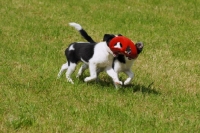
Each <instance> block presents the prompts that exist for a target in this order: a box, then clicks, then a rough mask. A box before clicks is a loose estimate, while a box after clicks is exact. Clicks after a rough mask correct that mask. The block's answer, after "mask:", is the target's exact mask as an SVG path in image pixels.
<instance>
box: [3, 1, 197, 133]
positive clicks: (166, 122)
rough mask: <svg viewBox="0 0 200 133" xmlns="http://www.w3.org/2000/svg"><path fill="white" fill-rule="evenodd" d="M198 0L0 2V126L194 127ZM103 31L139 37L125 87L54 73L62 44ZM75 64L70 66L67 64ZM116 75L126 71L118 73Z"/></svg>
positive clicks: (25, 130) (25, 131)
mask: <svg viewBox="0 0 200 133" xmlns="http://www.w3.org/2000/svg"><path fill="white" fill-rule="evenodd" d="M199 5H200V1H199V0H177V1H173V0H168V1H163V2H162V1H159V0H148V1H145V0H140V1H139V0H138V1H131V0H125V1H123V2H122V1H119V0H115V1H114V0H110V1H107V0H101V1H98V0H90V1H89V0H84V1H79V0H73V1H70V2H68V1H66V0H58V1H52V0H45V1H37V0H28V1H23V0H16V1H14V0H13V1H0V14H1V15H0V46H1V49H0V53H1V56H0V132H3V133H4V132H5V133H7V132H20V133H29V132H30V133H35V132H40V133H51V132H52V133H55V132H74V133H77V132H99V133H102V132H126V133H131V132H137V133H141V132H146V133H149V132H159V133H160V132H163V133H164V132H174V133H184V132H185V133H188V132H194V133H196V132H199V131H200V121H199V120H200V106H199V105H200V80H199V79H200V60H199V57H200V56H199V55H200V54H199V53H200V44H199V43H200V37H199V35H200V26H199V25H200V12H199V11H200V6H199ZM69 22H77V23H80V24H81V25H82V26H83V27H84V28H85V29H86V30H87V31H88V33H89V34H90V35H91V36H92V37H93V38H94V39H95V40H97V41H100V40H102V38H103V35H104V34H105V33H114V34H118V33H120V34H122V35H125V36H127V37H129V38H131V39H132V40H133V41H135V42H136V41H143V42H144V44H145V47H144V51H143V52H142V54H141V55H140V56H139V58H138V59H137V61H135V64H134V66H133V67H132V70H133V71H134V73H135V78H134V80H133V81H132V84H131V85H130V86H127V87H124V88H121V89H120V90H118V91H117V90H115V88H114V86H113V84H112V81H111V79H110V78H109V77H108V76H107V75H106V74H105V73H102V74H101V75H100V79H101V80H100V82H99V83H95V82H92V83H88V84H86V83H84V82H83V78H84V77H86V76H87V75H88V74H89V73H88V71H87V72H86V73H85V74H84V76H83V77H82V78H81V79H80V80H78V79H76V78H75V74H73V76H72V77H73V79H74V81H75V85H71V84H70V83H68V82H67V81H66V79H65V76H64V75H63V76H62V77H61V79H59V80H57V79H56V76H57V73H58V71H59V69H60V67H61V65H62V64H63V63H64V62H65V60H66V59H65V56H64V50H65V48H66V47H67V46H68V45H69V44H70V43H71V42H74V41H84V40H83V39H82V38H81V37H80V35H79V33H78V32H77V31H75V30H74V29H73V28H71V27H69V26H68V23H69ZM76 72H77V71H76ZM120 78H121V79H122V80H125V78H126V76H125V75H123V74H121V75H120Z"/></svg>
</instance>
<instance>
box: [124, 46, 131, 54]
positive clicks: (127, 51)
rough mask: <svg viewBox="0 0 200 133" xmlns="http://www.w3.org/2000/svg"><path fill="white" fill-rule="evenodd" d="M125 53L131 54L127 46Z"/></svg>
mask: <svg viewBox="0 0 200 133" xmlns="http://www.w3.org/2000/svg"><path fill="white" fill-rule="evenodd" d="M125 53H127V54H130V53H131V48H130V46H128V47H127V48H126V51H125Z"/></svg>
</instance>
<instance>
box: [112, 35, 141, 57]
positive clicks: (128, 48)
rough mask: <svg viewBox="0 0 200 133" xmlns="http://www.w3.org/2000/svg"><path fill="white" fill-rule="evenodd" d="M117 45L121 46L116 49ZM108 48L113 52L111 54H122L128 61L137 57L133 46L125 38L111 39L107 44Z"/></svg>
mask: <svg viewBox="0 0 200 133" xmlns="http://www.w3.org/2000/svg"><path fill="white" fill-rule="evenodd" d="M118 43H121V44H122V46H121V47H120V48H119V47H117V44H118ZM109 47H110V49H111V50H112V51H113V53H116V54H117V53H120V54H124V55H125V56H127V57H128V58H130V59H135V58H137V56H138V53H137V48H136V46H135V44H134V43H133V42H132V41H131V40H130V39H129V38H127V37H125V36H117V37H115V38H113V39H112V40H111V41H110V43H109Z"/></svg>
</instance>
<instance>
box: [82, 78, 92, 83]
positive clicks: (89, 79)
mask: <svg viewBox="0 0 200 133" xmlns="http://www.w3.org/2000/svg"><path fill="white" fill-rule="evenodd" d="M91 80H92V78H91V77H86V78H85V79H84V81H85V82H89V81H91Z"/></svg>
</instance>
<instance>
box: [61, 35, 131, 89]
mask: <svg viewBox="0 0 200 133" xmlns="http://www.w3.org/2000/svg"><path fill="white" fill-rule="evenodd" d="M91 39H92V38H91ZM129 43H130V41H129V39H128V38H125V37H120V36H119V37H118V36H115V35H112V34H105V35H104V41H103V42H98V43H97V42H92V41H91V40H90V42H74V43H71V44H70V45H69V47H68V48H67V49H66V50H65V56H66V58H67V62H66V63H65V64H63V65H62V67H61V69H60V71H59V73H58V78H60V76H61V74H62V73H63V71H64V70H67V72H66V78H67V81H68V82H70V83H72V84H74V82H73V80H72V79H71V74H72V73H73V72H74V71H75V68H76V66H77V64H78V63H79V62H81V61H82V62H83V63H84V64H83V65H82V67H81V68H80V70H79V72H78V75H77V77H79V75H81V74H82V72H83V71H84V70H85V69H86V68H88V67H89V72H90V76H89V77H86V78H85V79H84V81H85V82H89V81H92V80H95V79H96V78H97V73H98V72H100V71H103V70H105V71H106V72H107V74H108V75H109V76H110V77H111V78H112V79H113V82H114V84H115V86H117V85H122V82H121V81H120V80H119V78H118V75H117V73H116V71H114V69H113V68H112V64H113V63H112V62H113V58H114V56H117V55H118V54H119V53H121V54H127V55H129V54H130V53H131V51H130V47H132V44H131V45H130V44H129ZM129 45H130V46H129ZM130 55H131V54H130Z"/></svg>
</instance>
